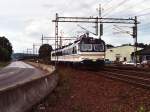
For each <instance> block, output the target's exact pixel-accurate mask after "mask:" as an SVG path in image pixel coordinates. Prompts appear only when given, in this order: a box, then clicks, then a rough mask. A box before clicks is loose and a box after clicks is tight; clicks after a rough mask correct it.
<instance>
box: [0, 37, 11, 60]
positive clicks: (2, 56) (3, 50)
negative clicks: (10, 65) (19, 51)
mask: <svg viewBox="0 0 150 112" xmlns="http://www.w3.org/2000/svg"><path fill="white" fill-rule="evenodd" d="M12 52H13V50H12V45H11V43H10V42H9V40H8V39H7V38H6V37H4V36H3V37H0V61H9V60H10V59H11V55H12Z"/></svg>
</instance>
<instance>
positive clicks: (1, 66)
mask: <svg viewBox="0 0 150 112" xmlns="http://www.w3.org/2000/svg"><path fill="white" fill-rule="evenodd" d="M8 64H9V62H0V68H3V67H5V66H7V65H8Z"/></svg>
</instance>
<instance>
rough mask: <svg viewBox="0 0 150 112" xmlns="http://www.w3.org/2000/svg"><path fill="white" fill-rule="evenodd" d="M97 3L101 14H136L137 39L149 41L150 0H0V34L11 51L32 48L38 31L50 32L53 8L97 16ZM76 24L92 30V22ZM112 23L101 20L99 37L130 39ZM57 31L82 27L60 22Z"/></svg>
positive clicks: (69, 33) (37, 40) (111, 40)
mask: <svg viewBox="0 0 150 112" xmlns="http://www.w3.org/2000/svg"><path fill="white" fill-rule="evenodd" d="M99 4H102V6H103V11H102V12H103V13H102V15H103V17H121V18H129V17H134V16H138V21H140V22H141V24H140V25H138V41H139V42H143V43H147V44H150V36H149V35H150V20H149V19H150V0H84V1H83V0H55V1H54V0H0V36H6V37H7V38H8V39H9V40H10V42H11V43H12V45H13V49H14V51H15V52H23V51H25V50H26V49H27V48H32V45H33V43H41V35H42V34H44V35H45V36H54V29H55V27H54V23H52V19H54V18H55V13H56V12H57V13H58V14H59V15H60V16H86V17H88V16H98V11H97V10H96V8H98V5H99ZM145 14H146V15H145ZM78 24H79V23H78ZM80 25H82V26H83V27H85V28H87V29H89V30H90V31H92V32H94V31H95V30H94V28H93V26H94V24H88V25H87V24H80ZM113 25H114V24H109V25H108V24H104V35H103V37H102V39H103V40H105V41H106V43H109V44H113V45H120V44H126V43H133V38H131V36H130V35H127V34H118V33H117V31H116V30H114V26H113ZM120 26H125V25H120ZM121 28H123V29H124V30H131V28H127V27H121ZM60 31H61V32H63V33H62V35H63V36H77V35H80V33H79V31H83V30H82V29H81V28H79V27H78V26H77V24H69V23H67V24H66V23H65V24H64V23H63V24H60ZM59 35H60V32H59ZM49 43H54V42H52V41H51V42H49ZM63 43H64V44H65V43H67V42H63Z"/></svg>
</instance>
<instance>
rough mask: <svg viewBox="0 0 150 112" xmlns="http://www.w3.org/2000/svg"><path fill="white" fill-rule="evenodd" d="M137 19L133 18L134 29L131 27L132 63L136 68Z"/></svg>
mask: <svg viewBox="0 0 150 112" xmlns="http://www.w3.org/2000/svg"><path fill="white" fill-rule="evenodd" d="M137 24H138V22H137V17H136V16H135V18H134V27H133V39H134V63H135V66H136V67H137V55H136V52H137Z"/></svg>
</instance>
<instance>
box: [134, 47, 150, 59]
mask: <svg viewBox="0 0 150 112" xmlns="http://www.w3.org/2000/svg"><path fill="white" fill-rule="evenodd" d="M135 54H136V56H137V58H138V59H139V61H140V62H142V61H144V60H150V46H149V47H146V48H144V49H142V50H139V51H137V52H135ZM131 56H132V57H133V56H134V52H133V53H132V54H131Z"/></svg>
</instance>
